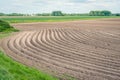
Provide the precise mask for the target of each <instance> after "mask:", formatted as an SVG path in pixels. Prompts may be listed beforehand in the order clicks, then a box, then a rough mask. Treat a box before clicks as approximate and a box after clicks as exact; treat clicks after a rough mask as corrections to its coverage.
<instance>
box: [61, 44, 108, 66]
mask: <svg viewBox="0 0 120 80" xmlns="http://www.w3.org/2000/svg"><path fill="white" fill-rule="evenodd" d="M62 43H64V42H62ZM64 44H65V43H64ZM71 46H72V45H71ZM69 47H70V46H69ZM107 63H108V62H107ZM107 63H105V64H107Z"/></svg>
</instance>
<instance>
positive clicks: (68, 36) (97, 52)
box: [58, 31, 119, 60]
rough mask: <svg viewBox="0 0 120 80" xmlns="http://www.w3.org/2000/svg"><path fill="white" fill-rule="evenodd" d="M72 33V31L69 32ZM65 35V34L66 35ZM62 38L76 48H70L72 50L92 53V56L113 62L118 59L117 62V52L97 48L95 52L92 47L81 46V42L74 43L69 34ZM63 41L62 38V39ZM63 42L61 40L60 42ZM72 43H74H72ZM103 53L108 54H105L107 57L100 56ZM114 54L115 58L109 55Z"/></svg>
mask: <svg viewBox="0 0 120 80" xmlns="http://www.w3.org/2000/svg"><path fill="white" fill-rule="evenodd" d="M64 32H66V31H64ZM71 32H72V31H71ZM66 35H67V34H66ZM64 37H66V38H67V39H66V42H67V43H70V44H74V46H76V47H77V48H76V47H72V48H74V49H76V50H77V51H79V50H82V51H87V52H89V53H92V54H96V55H99V56H103V57H105V58H108V59H109V58H110V59H111V60H113V59H114V58H115V59H118V60H119V53H118V52H113V51H108V50H107V51H106V50H104V49H98V48H97V50H96V49H95V47H92V46H90V45H85V44H82V42H81V44H80V43H78V42H76V41H75V40H74V38H72V36H71V35H70V34H69V35H67V36H64ZM70 38H72V39H73V40H71V39H70ZM63 39H64V38H63ZM62 41H63V40H62ZM58 42H61V41H58ZM73 42H74V43H73ZM103 52H105V53H109V54H107V55H105V54H102V53H103ZM115 53H116V56H112V55H111V54H114V55H115Z"/></svg>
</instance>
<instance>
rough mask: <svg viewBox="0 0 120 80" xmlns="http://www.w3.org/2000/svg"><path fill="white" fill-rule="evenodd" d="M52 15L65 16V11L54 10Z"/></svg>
mask: <svg viewBox="0 0 120 80" xmlns="http://www.w3.org/2000/svg"><path fill="white" fill-rule="evenodd" d="M51 15H52V16H63V13H62V12H61V11H53V12H52V14H51Z"/></svg>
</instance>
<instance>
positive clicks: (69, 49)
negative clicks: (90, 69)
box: [49, 40, 118, 72]
mask: <svg viewBox="0 0 120 80" xmlns="http://www.w3.org/2000/svg"><path fill="white" fill-rule="evenodd" d="M52 41H53V40H52ZM49 43H50V42H49ZM53 45H55V44H53ZM59 47H63V46H59ZM64 48H65V47H64ZM69 50H71V49H69ZM89 66H90V65H89ZM102 69H103V68H102ZM109 70H111V69H109ZM113 71H114V70H113ZM117 71H118V70H116V72H117Z"/></svg>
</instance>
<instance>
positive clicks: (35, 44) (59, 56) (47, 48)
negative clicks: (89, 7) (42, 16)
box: [1, 19, 120, 80]
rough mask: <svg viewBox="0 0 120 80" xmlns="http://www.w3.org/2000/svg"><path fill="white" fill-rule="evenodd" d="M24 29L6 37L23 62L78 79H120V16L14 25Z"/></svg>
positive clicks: (8, 48) (7, 45)
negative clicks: (115, 17) (117, 17)
mask: <svg viewBox="0 0 120 80" xmlns="http://www.w3.org/2000/svg"><path fill="white" fill-rule="evenodd" d="M13 25H14V26H15V27H16V28H17V29H20V30H21V32H19V33H17V34H15V35H14V36H11V37H9V38H6V39H4V40H2V42H1V46H2V48H3V50H4V51H5V52H6V54H7V55H8V56H10V57H12V58H13V59H15V60H16V61H19V62H21V63H23V64H26V65H29V66H34V67H36V68H38V69H40V70H44V71H46V72H49V73H51V74H54V75H57V76H60V77H61V76H62V75H65V74H66V75H69V76H72V77H75V78H76V79H78V80H120V19H109V20H108V19H104V20H103V19H101V20H88V21H87V20H84V21H74V22H58V23H57V22H53V23H46V22H42V23H19V24H13Z"/></svg>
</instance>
